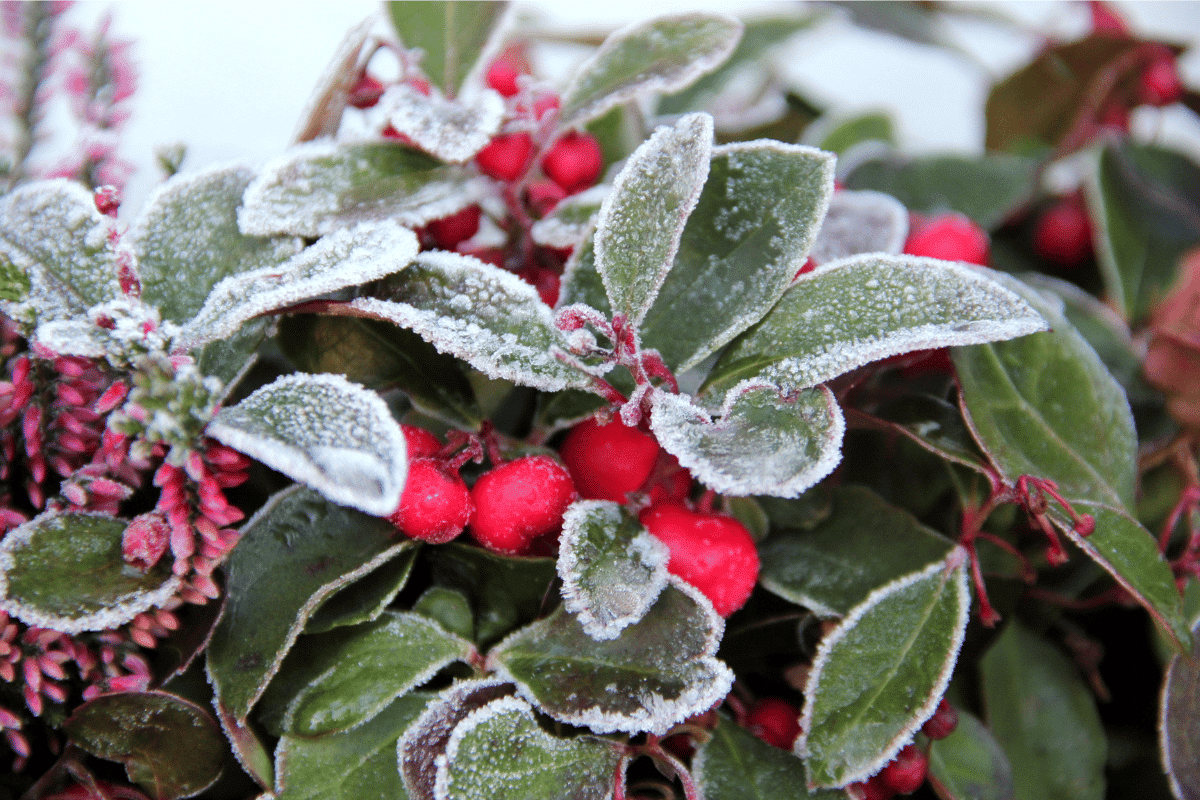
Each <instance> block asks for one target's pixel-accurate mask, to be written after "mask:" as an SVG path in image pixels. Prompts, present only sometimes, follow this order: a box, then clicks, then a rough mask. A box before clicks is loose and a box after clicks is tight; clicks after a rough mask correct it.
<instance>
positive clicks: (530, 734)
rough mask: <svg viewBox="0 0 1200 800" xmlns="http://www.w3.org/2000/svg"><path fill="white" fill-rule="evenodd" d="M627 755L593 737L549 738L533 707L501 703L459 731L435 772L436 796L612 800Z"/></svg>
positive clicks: (467, 799)
mask: <svg viewBox="0 0 1200 800" xmlns="http://www.w3.org/2000/svg"><path fill="white" fill-rule="evenodd" d="M623 754H624V747H623V746H622V745H619V744H617V743H616V742H610V741H608V740H606V739H601V738H598V737H595V736H588V735H586V734H585V735H582V736H575V737H572V738H570V739H564V738H561V737H558V736H552V735H551V734H549V733H546V732H545V731H543V730H542V729H541V727H540V726H539V725H538V723H537V719H536V718H535V717H534V716H533V709H531V708H530V707H529V704H528V703H526V702H525V701H524V700H521V699H520V698H517V697H501V698H499V699H497V700H493V701H492V702H491V703H489V704H487V705H486V706H484V707H482V708H479V709H476V710H475V711H472V712H471V713H470V715H468V716H467V718H466V719H464V720H463V721H462V722H460V723H459V724H458V726H457V727H455V729H454V732H453V733H452V734H451V736H450V739H449V741H448V742H447V744H446V757H445V760H443V761H441V762H440V763H439V764H438V767H437V777H436V780H435V784H434V797H435V798H438V799H439V800H449V798H455V800H553V799H554V798H565V797H570V798H572V800H608V798H610V797H612V794H613V788H614V783H615V780H616V778H617V766H618V764H620V763H621V759H622V758H623ZM621 777H622V778H623V777H624V776H621Z"/></svg>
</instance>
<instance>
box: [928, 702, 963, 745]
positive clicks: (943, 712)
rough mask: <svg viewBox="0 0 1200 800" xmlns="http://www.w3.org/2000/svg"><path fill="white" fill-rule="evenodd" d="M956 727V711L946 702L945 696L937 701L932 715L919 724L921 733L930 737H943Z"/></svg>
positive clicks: (952, 731)
mask: <svg viewBox="0 0 1200 800" xmlns="http://www.w3.org/2000/svg"><path fill="white" fill-rule="evenodd" d="M957 727H958V712H957V711H955V710H954V706H952V705H950V704H949V703H948V702H946V699H945V698H942V702H940V703H938V707H937V710H936V711H934V712H933V716H932V717H930V718H929V719H927V720H925V724H924V725H922V726H921V733H923V734H925V735H926V736H928V737H929V738H930V739H935V740H936V739H945V738H946V737H947V736H949V735H950V734H952V733H954V729H955V728H957Z"/></svg>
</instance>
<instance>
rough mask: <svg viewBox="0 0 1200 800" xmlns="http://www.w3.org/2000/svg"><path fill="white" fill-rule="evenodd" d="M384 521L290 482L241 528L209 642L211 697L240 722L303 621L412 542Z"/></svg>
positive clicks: (274, 669)
mask: <svg viewBox="0 0 1200 800" xmlns="http://www.w3.org/2000/svg"><path fill="white" fill-rule="evenodd" d="M395 533H396V530H395V528H394V527H393V526H392V524H391V523H389V522H388V521H387V520H383V519H379V518H376V517H369V516H367V515H365V514H362V513H360V512H357V511H353V510H351V509H348V508H342V507H340V506H335V505H333V504H332V503H330V502H329V501H327V500H325V499H324V498H322V497H321V496H320V495H318V494H317V493H316V492H313V491H312V490H309V489H304V488H302V487H299V486H294V487H292V488H290V489H286V490H284V491H283V492H280V493H279V494H276V495H275V496H274V497H273V498H272V499H271V500H270V501H268V503H267V504H266V505H265V506H263V508H262V509H261V510H259V512H258V513H257V514H255V515H254V516H253V517H252V518H251V519H250V521H249V522H247V523H246V525H245V526H243V528H242V538H241V540H240V541H239V542H238V546H237V547H236V548H235V549H234V551H233V554H232V555H231V556H230V557H229V561H228V562H227V574H228V580H227V581H226V595H227V601H226V607H225V613H224V614H222V615H221V619H220V621H219V622H218V623H217V627H216V629H215V630H214V631H213V636H212V641H211V643H210V644H209V647H208V674H209V680H210V681H211V682H212V684H213V688H214V690H215V691H216V694H217V698H218V700H219V701H220V702H222V703H223V704H224V705H225V706H226V707H228V709H229V711H230V713H231V714H232V715H233V717H234V719H235V720H237V721H239V722H240V721H244V720H245V719H246V715H247V714H248V713H249V711H250V707H251V706H253V705H254V702H255V701H256V700H257V699H258V697H259V696H260V695H261V694H262V692H263V690H264V689H265V688H266V685H267V682H268V681H270V680H271V676H272V675H274V674H275V671H276V670H277V669H278V668H279V664H280V662H281V661H282V660H283V657H284V655H285V654H286V653H287V651H288V650H289V649H290V648H291V646H292V644H293V643H295V641H296V637H297V636H299V635H300V631H301V630H302V629H303V628H304V623H305V621H307V619H308V618H309V617H310V616H311V615H312V614H313V612H314V611H316V609H317V608H319V607H320V606H321V604H322V603H323V602H324V601H325V599H326V598H328V597H329V596H330V595H332V594H333V593H334V592H336V591H337V590H338V589H340V588H342V587H343V586H345V585H347V584H349V583H350V582H352V581H354V580H355V579H357V578H359V577H361V576H363V575H366V574H367V573H368V572H370V571H372V570H373V569H375V568H376V567H378V566H380V565H381V564H383V563H384V562H386V561H388V560H389V559H392V558H396V557H397V556H399V555H400V554H401V553H403V552H404V551H405V550H407V549H409V548H411V547H414V545H413V544H412V542H410V541H407V540H403V541H397V540H396V535H395Z"/></svg>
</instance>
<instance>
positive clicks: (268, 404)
mask: <svg viewBox="0 0 1200 800" xmlns="http://www.w3.org/2000/svg"><path fill="white" fill-rule="evenodd" d="M205 432H206V433H207V434H208V435H209V436H211V437H213V438H214V439H217V440H218V441H220V442H223V443H224V444H226V445H228V446H229V447H232V448H233V449H235V450H240V451H241V452H243V453H245V454H246V455H248V456H251V457H252V458H256V459H258V460H259V461H261V462H262V463H264V464H266V465H267V466H268V467H271V468H272V469H275V470H278V471H279V472H282V473H283V474H285V475H287V476H288V477H290V478H292V479H293V480H296V481H299V482H301V483H304V484H306V485H308V486H311V487H312V488H314V489H316V490H317V491H319V492H320V493H321V494H323V495H325V496H326V497H328V498H329V499H330V500H333V501H334V502H338V503H341V504H343V505H348V506H352V507H354V508H357V509H359V510H360V511H365V512H367V513H368V514H375V515H376V516H386V515H388V514H391V513H392V512H393V511H395V510H396V507H397V506H399V505H400V493H401V491H403V489H404V478H405V474H406V472H407V468H408V462H407V460H406V458H405V446H404V433H403V432H402V431H401V430H400V424H399V423H398V422H396V420H395V419H394V418H393V417H392V414H391V412H390V411H389V410H388V407H387V404H386V403H384V402H383V400H382V399H381V398H380V397H379V395H377V394H375V393H374V392H371V391H368V390H366V389H363V388H362V387H361V386H357V385H355V384H353V383H350V382H349V381H347V380H346V379H345V378H343V377H341V376H340V375H305V374H303V373H293V374H291V375H285V376H283V377H281V378H278V379H277V380H275V382H274V383H270V384H267V385H266V386H264V387H262V388H261V389H258V390H256V391H255V392H254V393H253V394H251V395H250V396H249V397H247V398H245V399H244V400H242V401H241V402H240V403H238V404H237V405H234V406H229V407H227V408H223V409H221V410H220V411H219V412H218V413H217V415H216V416H215V417H214V418H213V420H212V422H210V423H209V425H208V428H207V430H206V431H205Z"/></svg>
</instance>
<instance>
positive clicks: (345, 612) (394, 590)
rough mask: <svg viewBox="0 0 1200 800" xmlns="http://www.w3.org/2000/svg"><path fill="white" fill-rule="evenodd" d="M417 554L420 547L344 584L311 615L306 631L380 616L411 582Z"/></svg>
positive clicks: (325, 629) (313, 631) (314, 630)
mask: <svg viewBox="0 0 1200 800" xmlns="http://www.w3.org/2000/svg"><path fill="white" fill-rule="evenodd" d="M416 558H417V549H416V548H415V547H414V548H412V549H410V550H407V551H406V552H404V553H403V554H401V555H400V556H398V557H396V558H393V559H392V560H391V561H388V562H387V563H386V564H383V565H382V566H380V567H378V568H377V569H375V570H373V571H372V572H371V573H370V574H369V575H366V576H364V577H362V578H360V579H359V580H356V581H355V582H354V583H351V584H350V585H349V586H344V587H342V589H340V590H339V591H338V593H337V594H335V595H333V596H332V597H330V598H329V599H328V600H326V601H325V602H324V603H322V604H321V607H320V608H318V609H317V610H316V612H315V613H314V614H313V615H312V617H310V618H309V620H308V624H307V625H305V626H304V632H305V633H324V632H325V631H331V630H333V629H334V628H340V627H343V626H346V625H357V624H359V623H360V622H372V621H374V620H377V619H379V617H380V616H382V615H383V612H384V611H385V610H386V609H387V607H388V606H389V605H390V604H391V602H392V601H393V600H394V599H396V595H398V594H399V593H400V590H401V589H403V588H404V585H405V584H406V583H408V576H409V575H410V574H411V573H412V568H413V562H414V561H416Z"/></svg>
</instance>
